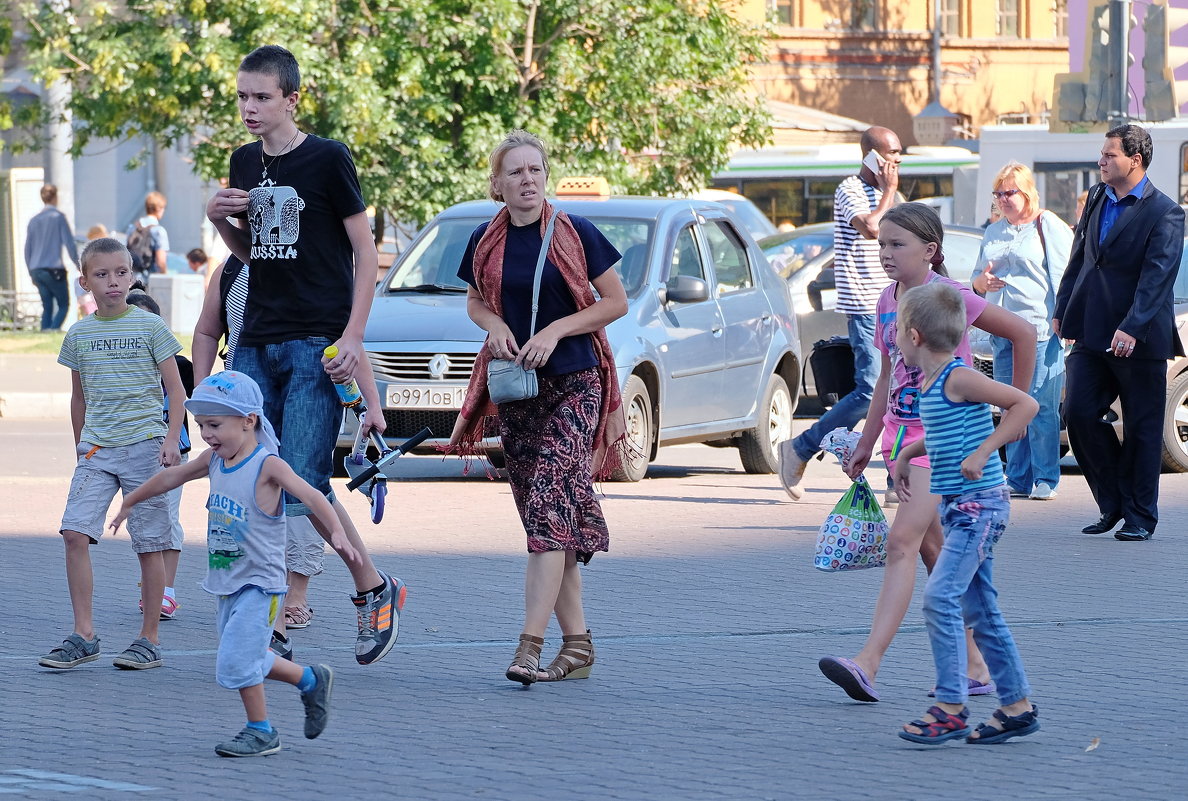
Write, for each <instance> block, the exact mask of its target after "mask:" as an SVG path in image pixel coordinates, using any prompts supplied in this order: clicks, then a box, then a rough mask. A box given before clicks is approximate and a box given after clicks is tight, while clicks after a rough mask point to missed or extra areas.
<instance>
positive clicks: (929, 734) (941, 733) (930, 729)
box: [899, 706, 969, 745]
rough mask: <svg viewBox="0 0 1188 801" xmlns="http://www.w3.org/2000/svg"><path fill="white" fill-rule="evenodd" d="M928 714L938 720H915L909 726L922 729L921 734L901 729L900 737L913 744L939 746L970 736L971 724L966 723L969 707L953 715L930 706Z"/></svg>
mask: <svg viewBox="0 0 1188 801" xmlns="http://www.w3.org/2000/svg"><path fill="white" fill-rule="evenodd" d="M928 714H929V715H932V716H933V717H934V718H936V720H932V721H924V720H913V721H912V722H911V723H909V724H907V725H909V726H915V727H916V728H917V729H920V734H915V733H914V732H910V731H907V730H906V729H900V730H899V736H900V737H902V738H903V739H905V740H911V741H912V742H913V743H923V744H925V745H937V744H938V743H943V742H945V741H946V740H955V739H957V738H958V737H966V736H968V735H969V724H968V723H966V722H965V721H966V718H968V717H969V708H968V707H962V708H961V711H960V712H958V713H957V714H956V715H953V714H950V713H949V712H946V711H945V710H943V709H941V708H940V707H939V706H930V707H928Z"/></svg>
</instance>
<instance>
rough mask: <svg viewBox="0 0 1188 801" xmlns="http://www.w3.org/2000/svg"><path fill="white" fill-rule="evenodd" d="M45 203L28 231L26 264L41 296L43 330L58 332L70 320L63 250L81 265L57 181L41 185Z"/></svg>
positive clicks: (42, 198) (30, 222)
mask: <svg viewBox="0 0 1188 801" xmlns="http://www.w3.org/2000/svg"><path fill="white" fill-rule="evenodd" d="M41 202H42V203H44V204H45V206H44V207H42V209H41V211H39V212H37V214H35V215H33V219H31V220H29V228H28V230H27V231H26V232H25V265H26V266H27V267H28V268H29V277H30V278H32V279H33V285H34V286H35V287H37V292H38V294H39V295H41V330H42V331H57V330H58V329H59V328H61V327H62V323H63V322H65V320H66V308H67V303H69V301H70V287H69V285H68V284H67V281H66V266H65V264H64V263H63V261H62V251H63V250H65V251H66V253H67V255H69V256H70V261H72V262H74V266H75V267H78V249H77V248H76V247H75V245H74V234H73V233H72V232H71V230H70V223H69V222H68V221H67V220H66V215H65V214H63V213H62V212H61V211H59V210H58V187H56V186H54V185H53V184H46V185H45V186H43V187H41Z"/></svg>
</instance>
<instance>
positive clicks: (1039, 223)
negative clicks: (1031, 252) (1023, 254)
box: [1035, 209, 1052, 284]
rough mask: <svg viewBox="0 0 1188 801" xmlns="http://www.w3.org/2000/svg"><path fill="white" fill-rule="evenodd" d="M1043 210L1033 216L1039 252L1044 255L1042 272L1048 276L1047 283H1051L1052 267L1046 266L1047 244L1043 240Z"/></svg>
mask: <svg viewBox="0 0 1188 801" xmlns="http://www.w3.org/2000/svg"><path fill="white" fill-rule="evenodd" d="M1043 221H1044V210H1043V209H1040V213H1039V214H1037V215H1036V216H1035V230H1036V233H1038V234H1039V240H1040V250H1042V251H1043V254H1044V271H1045V272H1047V274H1048V283H1049V284H1051V283H1052V266H1051V265H1050V264H1048V242H1047V240H1046V239H1045V238H1044V222H1043Z"/></svg>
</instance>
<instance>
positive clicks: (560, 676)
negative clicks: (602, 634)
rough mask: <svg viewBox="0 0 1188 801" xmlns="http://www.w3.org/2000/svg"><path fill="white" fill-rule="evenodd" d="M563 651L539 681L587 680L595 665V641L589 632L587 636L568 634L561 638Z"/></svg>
mask: <svg viewBox="0 0 1188 801" xmlns="http://www.w3.org/2000/svg"><path fill="white" fill-rule="evenodd" d="M561 642H562V645H561V651H560V653H558V654H557V656H555V657H554V658H553V661H552V662H551V663H549V666H548V667H547V668H545V669H544V671H543V672H544V673H545V675H544V676H538V677H537V680H538V681H564V680H565V679H586V678H589V677H590V668H591V667H593V665H594V641H593V640H592V639H591V638H590V632H589V630H587V631H586V633H585V634H566V635H565V636H564V637H562V638H561Z"/></svg>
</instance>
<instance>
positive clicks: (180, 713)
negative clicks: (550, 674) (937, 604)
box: [0, 421, 1188, 801]
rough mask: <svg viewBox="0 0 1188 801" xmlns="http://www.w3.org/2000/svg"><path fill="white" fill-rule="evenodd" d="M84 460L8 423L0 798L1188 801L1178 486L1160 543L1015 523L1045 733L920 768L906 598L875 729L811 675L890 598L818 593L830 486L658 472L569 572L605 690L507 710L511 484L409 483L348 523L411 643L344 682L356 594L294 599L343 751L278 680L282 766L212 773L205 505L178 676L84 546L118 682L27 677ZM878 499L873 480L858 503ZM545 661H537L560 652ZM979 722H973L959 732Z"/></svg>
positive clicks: (871, 576) (223, 699)
mask: <svg viewBox="0 0 1188 801" xmlns="http://www.w3.org/2000/svg"><path fill="white" fill-rule="evenodd" d="M71 453H72V451H71V448H70V441H69V432H68V425H66V424H64V423H62V422H60V421H59V422H57V423H40V422H33V421H0V454H3V455H2V456H0V570H2V571H3V581H2V582H0V608H2V609H3V610H4V613H3V615H0V670H2V671H3V677H4V679H3V681H2V682H0V737H2V746H0V795H5V794H13V795H14V796H23V797H28V798H58V797H59V796H60V795H61V794H62V793H78V794H79V797H87V798H94V799H116V798H119V799H136V798H169V799H239V798H244V799H248V798H253V799H255V798H272V797H281V796H284V797H287V798H295V799H304V798H310V799H313V798H326V797H331V796H335V797H344V798H347V797H350V798H366V797H376V796H379V795H380V794H382V795H383V796H384V797H389V796H393V797H398V798H399V797H404V798H416V799H426V800H436V799H443V800H445V799H466V798H479V799H509V801H510V800H511V799H527V798H557V799H561V798H580V799H689V800H690V801H701V800H702V799H705V800H707V801H708V800H709V799H746V800H748V801H749V800H750V799H756V800H760V799H816V798H830V799H835V800H836V801H848V799H856V800H857V799H907V798H912V799H919V798H925V797H928V796H931V795H935V794H938V793H943V794H945V796H946V797H952V796H954V795H959V796H960V797H969V798H989V797H1003V798H1013V799H1069V800H1070V801H1071V800H1072V799H1077V801H1093V800H1095V799H1102V800H1103V801H1104V800H1105V799H1140V800H1144V801H1145V800H1150V801H1173V800H1177V799H1183V798H1185V789H1184V788H1185V787H1188V755H1186V754H1185V748H1184V744H1183V734H1182V729H1181V722H1180V720H1179V718H1180V716H1179V715H1178V714H1176V713H1177V711H1178V710H1182V709H1183V688H1184V687H1185V686H1188V669H1186V668H1185V662H1184V655H1185V653H1188V601H1186V600H1185V593H1184V588H1185V563H1186V557H1188V532H1185V525H1184V520H1185V514H1186V512H1188V475H1185V476H1173V475H1165V476H1164V477H1163V484H1162V500H1163V502H1162V520H1163V522H1162V523H1161V525H1160V527H1159V530H1158V532H1157V534H1156V537H1155V539H1154V540H1152V541H1151V542H1148V543H1134V544H1130V543H1119V542H1115V541H1114V540H1113V539H1112V538H1109V537H1104V538H1091V537H1087V536H1084V535H1081V534H1080V533H1079V529H1080V527H1081V526H1082V525H1084V524H1085V523H1086V522H1089V521H1090V520H1091V519H1093V518H1094V517H1095V516H1096V515H1095V514H1094V513H1093V512H1092V509H1093V507H1092V502H1091V499H1090V497H1089V493H1088V491H1087V489H1086V488H1085V485H1084V482H1083V480H1082V479H1081V477H1080V476H1079V475H1077V474H1075V473H1066V475H1065V477H1064V481H1063V483H1062V484H1061V487H1060V496H1059V498H1058V499H1057V500H1055V501H1052V502H1020V503H1017V504H1016V505H1015V509H1014V520H1013V522H1012V525H1011V527H1010V528H1009V529H1008V531H1007V533H1006V535H1005V537H1004V538H1003V540H1002V542H1001V543H1000V545H999V546H998V549H997V551H996V555H997V559H996V581H997V584H998V587H999V590H1000V593H1001V602H1002V605H1003V608H1004V611H1005V612H1006V614H1007V616H1008V619H1009V620H1010V622H1011V624H1012V627H1013V630H1014V633H1015V636H1016V639H1017V640H1018V642H1019V646H1020V649H1021V652H1022V654H1023V658H1024V660H1025V663H1026V667H1027V670H1028V673H1029V677H1030V679H1031V682H1032V684H1033V686H1034V688H1035V694H1034V696H1033V697H1034V700H1035V701H1036V703H1038V705H1039V707H1040V710H1041V721H1042V723H1043V729H1042V730H1041V731H1040V732H1039V733H1038V734H1036V735H1034V736H1031V737H1026V738H1022V739H1017V740H1013V741H1011V742H1009V743H1007V744H1005V745H1001V746H993V747H979V748H974V747H971V746H967V745H964V744H961V743H950V744H946V745H943V746H939V747H936V748H927V747H918V746H913V745H912V744H910V743H906V742H904V741H903V740H901V739H899V738H898V737H896V736H895V731H896V729H897V727H898V726H899V725H900V724H901V723H902V722H904V721H906V720H910V719H912V718H913V717H916V716H917V715H919V714H920V713H921V712H923V711H924V709H925V708H926V707H927V706H928V699H927V698H925V692H926V691H927V689H928V688H929V687H930V686H931V684H932V679H933V674H932V666H931V658H930V656H929V651H928V643H927V637H926V635H925V633H924V630H923V625H922V617H921V613H920V607H919V598H918V595H917V598H916V600H915V602H914V603H913V606H912V609H911V611H910V612H909V613H908V618H907V620H906V621H905V626H904V628H903V630H902V631H901V632H900V634H899V636H898V637H897V639H896V641H895V643H894V644H893V645H892V647H891V650H890V651H889V652H888V655H887V658H886V660H885V661H884V663H883V667H882V670H881V671H880V673H879V676H878V685H879V688H880V691H881V692H882V693H883V697H884V700H883V701H882V702H880V703H878V704H859V703H855V702H852V701H850V700H849V699H847V698H846V697H845V696H844V695H843V694H842V693H841V692H840V691H839V690H838V689H837V688H836V687H834V686H833V685H832V684H830V683H829V682H827V681H826V680H825V679H824V678H823V677H822V676H821V675H820V674H819V672H818V671H817V667H816V662H817V659H818V658H819V657H821V656H822V655H825V654H831V653H833V654H845V655H853V653H854V652H855V651H857V650H858V648H859V647H860V645H861V643H862V640H863V638H864V636H865V634H866V632H867V630H868V626H869V620H870V614H871V610H872V608H873V603H874V599H875V596H876V595H877V593H878V589H879V584H880V582H881V580H882V574H881V571H878V570H872V571H863V572H860V573H856V574H853V575H831V574H825V573H821V572H819V571H817V570H815V569H814V568H813V567H812V548H813V542H814V538H815V531H816V528H817V525H818V524H819V522H820V521H821V520H822V519H823V518H824V516H825V515H826V514H827V513H828V511H829V509H830V508H831V506H832V504H833V503H834V502H835V501H836V500H837V498H838V497H839V496H840V495H841V493H842V491H843V490H844V487H845V481H844V479H843V478H842V477H841V474H840V471H839V470H837V468H836V467H834V466H831V465H830V464H829V463H828V462H821V463H818V462H813V463H812V464H811V465H810V467H809V471H808V475H807V478H806V485H807V486H808V487H809V488H810V489H809V491H808V492H807V493H806V498H805V500H804V501H802V502H801V503H799V504H793V503H790V502H788V501H786V496H785V495H784V493H783V491H782V490H781V489H780V487H779V485H778V482H777V481H776V480H775V479H774V477H772V476H748V475H746V474H744V473H743V472H742V471H741V470H740V469H739V468H738V462H737V454H736V453H735V452H734V451H731V450H719V449H712V448H705V447H697V446H691V447H679V448H670V449H665V450H664V451H662V452H661V460H660V463H659V464H657V465H653V467H652V470H651V471H650V477H649V478H648V479H647V480H645V481H643V482H641V483H639V484H634V485H621V484H607V485H604V487H603V489H604V490H605V491H606V493H607V495H606V497H605V498H604V499H603V507H604V510H605V512H606V514H607V517H608V520H609V523H610V526H611V532H612V540H611V542H612V548H613V550H612V551H611V553H610V554H604V555H599V556H597V557H596V558H595V559H594V561H593V562H592V564H591V565H590V566H589V567H588V568H586V569H584V575H585V581H586V587H585V597H586V604H587V609H588V615H589V621H590V626H591V628H592V629H593V632H594V636H595V643H596V645H597V648H598V662H597V664H596V666H595V669H594V671H593V674H592V677H591V678H590V679H589V680H586V681H573V682H563V683H560V684H553V685H540V684H538V685H536V686H534V687H531V688H529V689H521V688H520V686H519V685H517V684H513V683H511V682H508V681H507V680H506V679H504V678H503V671H504V669H505V668H506V667H507V664H508V662H509V661H510V658H511V655H512V652H513V650H514V642H515V638H516V636H517V635H518V633H519V624H520V619H521V618H520V616H521V604H522V582H523V569H524V555H523V534H522V532H521V531H520V529H519V527H518V524H517V520H516V518H515V509H514V505H513V503H512V500H511V497H510V494H509V491H508V488H507V485H506V484H505V483H502V482H499V481H488V480H487V479H486V478H485V477H484V476H483V475H482V473H481V471H480V472H479V473H478V474H471V475H470V476H462V474H461V470H460V468H459V466H458V465H457V464H456V463H454V462H452V461H451V462H443V461H440V460H437V459H433V458H425V457H419V458H418V457H411V458H406V459H403V460H401V462H400V463H399V467H400V468H401V470H402V472H404V471H407V474H408V476H409V477H408V479H407V480H403V481H400V482H395V483H393V485H392V491H391V494H390V495H389V507H388V512H387V515H386V518H385V520H384V522H383V524H382V525H380V526H373V525H371V524H370V523H369V522H366V518H365V505H364V503H363V502H362V501H361V499H360V497H359V496H358V495H357V494H351V495H350V496H349V497H346V498H345V501H346V503H347V505H348V508H350V509H351V511H352V512H353V513H354V515H355V519H356V520H362V521H364V522H362V523H361V524H360V525H361V527H362V528H363V529H364V536H365V538H366V540H367V542H368V543H369V545H370V547H371V548H372V550H373V553H374V554H375V557H376V561H377V563H378V564H379V565H380V567H381V568H384V569H388V570H390V571H392V572H393V573H395V574H396V575H399V576H400V577H402V578H403V579H404V580H405V581H407V582H408V584H409V587H410V595H409V602H408V606H407V607H406V609H405V614H404V615H403V617H402V620H401V636H400V640H399V642H398V643H397V645H396V646H395V648H394V649H393V650H392V652H391V653H390V654H389V655H388V656H387V657H386V658H385V659H384V660H383V661H381V662H379V663H378V664H375V665H371V666H367V667H361V666H359V665H356V664H355V663H354V660H353V658H352V647H353V636H354V616H353V612H352V608H351V606H350V604H349V602H348V600H347V598H346V593H347V592H348V590H349V583H350V582H349V576H348V574H347V572H346V570H345V568H344V567H343V566H342V564H341V563H340V562H339V561H338V560H337V558H336V557H334V556H333V554H330V555H329V557H328V559H327V569H326V572H325V573H324V574H323V575H322V576H320V577H318V578H315V579H314V582H313V586H312V589H311V603H312V605H313V607H314V609H315V619H314V624H313V625H312V626H311V627H310V628H309V629H306V630H304V631H298V632H293V637H294V641H295V644H296V649H297V651H296V655H297V658H298V660H299V661H311V662H326V663H328V664H330V665H332V666H333V667H334V669H335V676H336V680H335V692H334V698H333V704H332V713H331V719H330V726H329V728H328V729H327V730H326V732H325V734H323V735H322V737H321V738H319V739H317V740H313V741H309V740H305V739H304V738H303V737H302V736H301V721H302V716H301V704H300V701H299V699H298V697H297V695H296V692H295V691H294V690H292V689H291V688H289V687H287V686H285V685H280V684H274V683H269V686H268V688H267V690H268V701H269V707H270V709H269V712H270V718H271V720H272V721H273V724H274V725H275V726H276V727H277V728H278V729H279V730H280V732H281V735H282V740H283V743H284V749H283V750H282V751H281V752H280V754H278V755H276V756H272V757H269V758H267V759H251V760H229V759H220V758H219V757H217V756H216V755H215V754H214V750H213V748H214V745H215V744H216V743H217V742H219V741H220V740H222V739H225V738H226V737H228V736H229V735H231V734H233V733H234V732H235V731H237V730H238V729H239V728H240V727H241V726H242V723H243V713H242V707H241V705H240V703H239V700H238V696H237V694H236V693H234V692H230V691H227V690H223V689H221V688H219V687H218V686H217V685H216V684H215V683H214V679H213V664H214V652H215V638H214V631H213V619H214V614H213V612H214V600H213V599H212V598H211V597H209V596H207V595H205V594H204V593H203V592H202V591H201V590H200V589H199V588H198V586H197V583H198V581H199V580H200V579H201V576H202V572H203V569H204V559H203V558H202V548H203V536H204V535H203V533H202V532H203V520H204V510H203V508H202V504H203V502H204V500H205V497H206V489H205V485H203V484H201V483H196V484H193V485H191V486H190V487H189V488H187V490H186V495H185V499H184V501H183V515H182V519H183V522H184V523H185V525H186V530H187V547H188V550H187V551H185V552H184V553H183V556H182V562H181V570H180V573H179V579H178V582H177V586H178V589H179V594H180V596H179V600H180V601H181V603H182V608H181V611H180V613H179V615H178V618H177V619H176V620H174V621H170V622H163V623H162V626H161V629H162V636H163V644H164V648H165V659H166V664H165V666H164V667H163V668H161V669H158V670H150V671H145V672H143V673H141V672H134V671H119V670H116V669H115V668H113V667H111V664H110V658H111V657H112V656H114V655H115V654H116V653H118V652H119V651H120V650H121V649H122V648H123V647H125V646H126V645H127V644H128V642H129V641H130V640H131V639H132V638H133V637H134V636H135V634H136V631H137V626H138V616H137V612H136V599H137V589H136V580H137V575H136V567H135V558H134V557H133V555H132V553H131V549H130V548H129V545H128V540H127V537H126V535H120V536H119V537H118V538H114V539H105V540H104V541H103V542H101V543H100V544H99V545H98V546H96V547H95V548H93V549H92V556H93V558H94V562H95V573H96V600H95V607H96V622H97V628H98V631H99V634H100V636H101V638H102V646H103V652H104V658H103V659H101V660H100V661H97V662H93V663H90V664H88V665H84V666H81V667H79V668H76V669H74V670H71V671H65V672H56V671H49V670H45V669H42V668H40V667H38V666H37V663H36V658H37V656H38V655H39V654H41V653H43V652H45V651H47V650H48V649H49V648H50V647H52V646H53V645H55V644H56V643H57V642H59V641H60V640H61V639H62V637H63V636H65V634H66V633H67V632H68V631H69V627H70V614H69V604H68V600H67V597H66V582H65V571H64V567H63V563H62V546H61V543H60V540H59V538H58V537H57V535H56V533H55V531H56V529H57V525H58V520H59V518H60V515H61V511H62V505H63V503H64V500H65V495H66V487H67V484H68V479H69V473H70V467H71V461H72V460H71ZM883 476H884V473H883V472H882V471H881V470H872V482H873V483H875V484H876V486H878V485H879V483H880V482H881V481H882V480H883ZM920 576H921V578H922V576H923V571H922V570H921V572H920ZM922 583H923V582H922V581H918V583H917V593H919V590H920V588H921V586H922ZM549 639H550V642H549V644H548V645H546V658H548V657H549V656H550V654H551V652H552V650H553V649H555V648H556V647H557V646H558V643H559V640H560V637H559V636H558V634H557V632H556V631H553V632H551V635H550V638H549ZM993 705H994V701H993V699H992V698H977V699H973V700H972V701H971V704H970V706H971V709H972V714H973V717H974V718H975V719H979V720H980V719H985V718H986V717H988V716H989V714H990V712H991V710H992V709H993ZM1169 713H1170V714H1169ZM1095 743H1096V744H1097V747H1096V748H1092V746H1093V744H1095Z"/></svg>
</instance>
